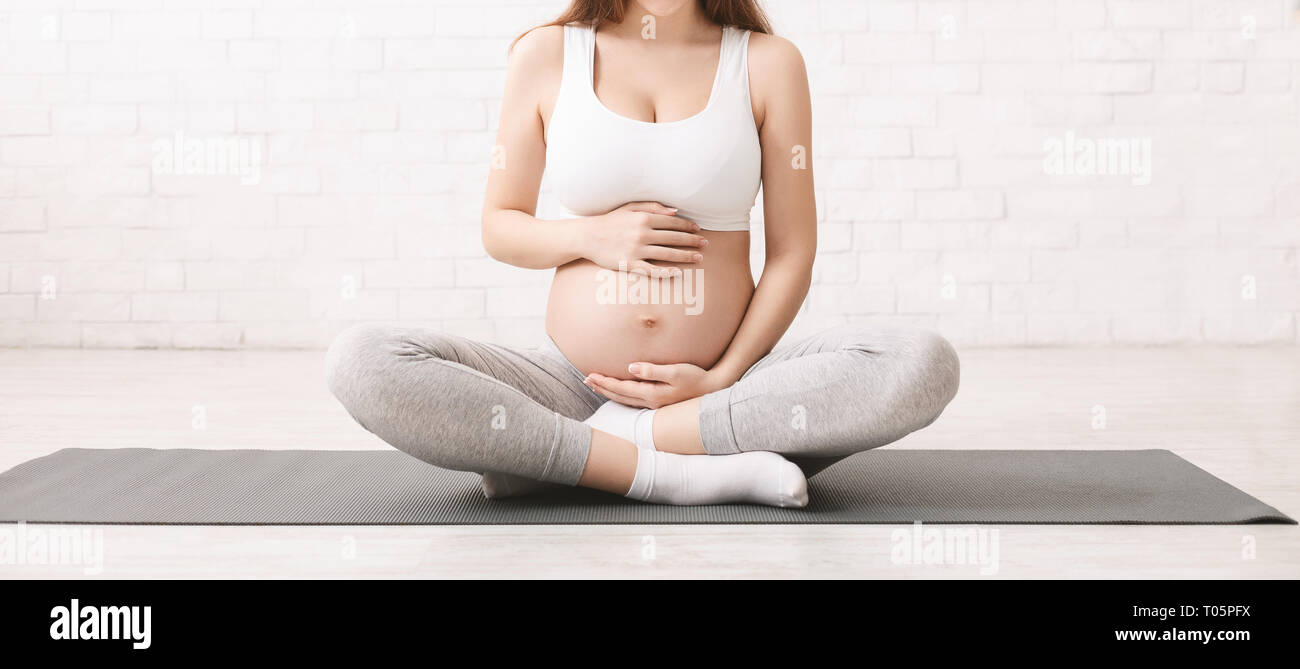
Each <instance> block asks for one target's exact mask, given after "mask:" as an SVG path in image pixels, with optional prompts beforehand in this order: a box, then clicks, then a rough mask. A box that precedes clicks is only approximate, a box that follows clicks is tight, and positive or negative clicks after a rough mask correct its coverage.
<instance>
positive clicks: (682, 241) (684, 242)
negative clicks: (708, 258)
mask: <svg viewBox="0 0 1300 669" xmlns="http://www.w3.org/2000/svg"><path fill="white" fill-rule="evenodd" d="M649 241H650V243H651V244H655V245H657V246H689V247H698V248H703V247H705V246H708V245H709V240H707V239H705V238H703V237H701V236H699V235H693V234H691V233H689V232H678V231H676V230H655V231H653V232H651V233H650V234H649Z"/></svg>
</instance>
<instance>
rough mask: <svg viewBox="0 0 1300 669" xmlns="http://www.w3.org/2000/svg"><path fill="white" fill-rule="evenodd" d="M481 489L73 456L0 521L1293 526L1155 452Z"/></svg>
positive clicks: (397, 472)
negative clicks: (642, 492)
mask: <svg viewBox="0 0 1300 669" xmlns="http://www.w3.org/2000/svg"><path fill="white" fill-rule="evenodd" d="M478 480H479V477H478V476H477V475H475V474H468V473H464V472H453V471H447V470H444V469H439V468H437V467H433V466H430V465H427V464H425V463H423V462H421V461H419V460H416V459H415V458H412V457H410V456H407V455H405V454H403V453H400V452H397V451H258V450H189V449H175V450H154V449H140V448H128V449H72V448H70V449H64V450H61V451H58V452H57V453H53V454H51V455H47V456H45V457H42V458H37V459H35V460H32V461H30V462H26V463H23V464H21V465H18V466H17V467H14V468H13V469H10V470H9V471H7V472H5V473H3V474H0V522H16V521H27V522H33V523H37V522H40V523H124V524H164V525H170V524H180V525H191V524H192V525H571V524H678V523H687V524H691V523H702V524H713V523H737V524H745V523H763V524H787V523H788V524H819V523H822V524H824V523H887V524H894V523H911V522H914V521H922V522H926V523H999V524H1001V523H1028V524H1112V523H1115V524H1133V523H1136V524H1237V523H1291V524H1294V523H1295V521H1293V520H1291V519H1290V518H1288V517H1287V516H1285V515H1283V514H1282V513H1281V512H1279V511H1278V510H1277V509H1274V508H1273V507H1271V506H1268V505H1267V504H1264V503H1263V502H1260V501H1259V500H1257V499H1255V498H1254V497H1251V496H1250V495H1247V494H1246V493H1244V492H1242V491H1240V490H1238V489H1236V488H1234V487H1233V486H1231V485H1229V484H1227V483H1225V482H1223V481H1222V480H1220V479H1218V478H1215V477H1214V476H1213V475H1211V474H1209V473H1207V472H1206V471H1204V470H1202V469H1200V468H1198V467H1196V466H1195V465H1192V464H1191V463H1189V462H1187V461H1186V460H1184V459H1182V458H1180V457H1178V456H1177V455H1174V454H1173V453H1170V452H1169V451H1164V450H1145V451H914V450H892V449H882V450H875V451H868V452H866V453H860V454H858V455H855V456H853V457H852V458H849V459H847V460H844V461H842V462H840V463H838V464H836V465H834V466H832V467H830V468H829V469H827V470H826V471H824V472H822V473H820V474H818V475H816V476H814V477H813V478H812V479H811V480H810V481H809V488H810V490H809V492H810V495H811V498H812V503H811V504H809V506H808V507H807V508H805V509H775V508H769V507H763V506H748V505H726V506H696V507H672V506H656V505H651V504H639V503H634V502H630V501H628V500H625V499H623V498H621V497H617V496H614V495H607V494H603V493H598V492H594V491H590V490H582V489H576V488H575V489H564V490H561V491H559V492H556V493H548V494H545V495H535V496H531V497H526V498H514V499H509V500H495V501H494V500H488V499H484V497H483V494H482V493H481V492H480V490H479V485H478Z"/></svg>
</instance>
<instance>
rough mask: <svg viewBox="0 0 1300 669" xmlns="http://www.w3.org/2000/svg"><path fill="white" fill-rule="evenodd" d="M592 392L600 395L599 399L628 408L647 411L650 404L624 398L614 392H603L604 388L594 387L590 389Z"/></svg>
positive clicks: (631, 398)
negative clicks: (612, 401) (602, 398)
mask: <svg viewBox="0 0 1300 669" xmlns="http://www.w3.org/2000/svg"><path fill="white" fill-rule="evenodd" d="M592 390H594V391H596V394H597V395H600V396H601V397H604V398H605V399H608V400H614V401H615V402H618V403H619V404H625V405H627V406H630V407H640V408H642V409H649V408H650V403H649V402H647V401H645V400H640V399H637V398H635V397H628V396H626V395H620V394H618V393H616V392H613V391H610V390H605V389H604V388H601V387H600V386H594V387H592Z"/></svg>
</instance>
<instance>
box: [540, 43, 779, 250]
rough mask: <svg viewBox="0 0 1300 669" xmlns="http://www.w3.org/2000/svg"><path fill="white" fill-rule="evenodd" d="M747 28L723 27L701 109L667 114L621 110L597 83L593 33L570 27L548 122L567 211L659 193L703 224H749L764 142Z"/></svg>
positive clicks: (554, 179)
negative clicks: (633, 114)
mask: <svg viewBox="0 0 1300 669" xmlns="http://www.w3.org/2000/svg"><path fill="white" fill-rule="evenodd" d="M748 44H749V31H748V30H740V29H737V28H734V27H731V26H725V27H724V28H723V29H722V50H721V54H720V56H719V59H718V69H717V75H716V76H715V78H714V80H713V90H712V92H711V93H710V94H709V102H708V104H706V105H705V107H704V109H703V110H702V111H700V112H699V113H697V114H695V115H694V116H690V117H687V118H684V119H681V120H679V121H670V122H667V123H651V122H648V121H638V120H636V119H631V118H627V117H626V116H622V115H619V114H616V113H614V112H613V111H611V110H610V109H609V108H608V107H606V106H605V105H604V103H602V102H601V101H600V99H599V98H597V97H596V90H595V86H594V84H593V76H592V71H593V64H594V61H595V58H594V56H595V50H596V33H595V31H594V30H593V29H592V28H591V27H590V26H565V27H564V73H563V77H562V80H561V83H560V92H559V96H558V97H557V99H556V102H555V109H554V110H553V111H552V112H551V122H550V125H549V126H548V127H547V130H546V172H547V178H548V180H549V182H550V184H551V188H552V191H553V193H554V195H555V198H556V200H558V201H559V204H560V205H561V206H562V207H563V211H562V212H561V215H562V216H565V217H570V218H573V217H578V216H596V215H599V214H604V213H606V212H608V211H611V210H613V209H617V208H618V207H620V206H622V205H624V204H627V203H628V202H641V201H653V202H659V203H662V204H664V205H665V206H669V207H676V208H677V215H678V216H681V217H683V218H686V219H689V220H692V221H695V222H696V223H698V224H699V226H700V227H701V228H704V229H705V230H748V229H749V211H750V209H752V208H753V207H754V198H755V197H756V196H757V195H758V185H759V177H760V173H761V170H760V161H761V150H760V147H759V142H758V129H757V128H756V127H755V126H754V113H753V110H752V107H751V103H750V98H749V65H748V58H747V51H748Z"/></svg>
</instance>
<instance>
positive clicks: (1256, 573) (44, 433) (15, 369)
mask: <svg viewBox="0 0 1300 669" xmlns="http://www.w3.org/2000/svg"><path fill="white" fill-rule="evenodd" d="M320 355H321V354H320V353H316V352H288V353H285V352H172V351H136V352H132V351H77V350H70V351H54V350H36V351H22V350H0V469H8V468H9V467H12V466H13V465H16V464H18V463H20V462H23V461H25V460H28V459H30V458H33V457H37V456H40V455H44V454H47V453H50V452H52V451H55V450H58V449H60V448H64V447H88V448H112V447H131V446H143V447H156V448H179V447H195V448H313V449H358V448H385V446H384V445H383V444H382V442H380V441H378V440H377V439H376V438H375V437H372V436H371V435H369V434H368V433H366V432H365V431H364V430H362V429H361V428H360V427H358V426H357V425H355V424H353V423H352V421H351V420H350V419H349V418H348V416H347V415H346V413H344V411H343V410H342V409H341V408H340V407H339V406H337V405H336V404H335V403H334V402H333V400H332V399H331V398H330V397H329V395H328V394H327V393H326V392H325V390H324V388H323V385H322V381H321V376H320V365H319V361H320ZM196 406H199V407H202V409H203V412H204V414H205V416H206V429H204V430H196V429H194V428H193V427H192V425H191V422H192V417H193V411H194V407H196ZM1097 406H1100V407H1104V408H1105V429H1094V428H1093V420H1094V415H1095V414H1094V407H1097ZM891 448H953V449H965V448H1025V449H1050V448H1090V449H1108V448H1116V449H1127V448H1169V449H1171V450H1173V451H1175V452H1177V453H1178V454H1180V455H1182V456H1183V457H1185V458H1187V459H1188V460H1190V461H1192V462H1193V463H1195V464H1197V465H1199V466H1201V467H1203V468H1205V469H1207V470H1209V471H1210V472H1212V473H1214V474H1215V475H1217V476H1219V477H1221V478H1223V479H1226V480H1227V481H1228V482H1230V483H1232V484H1234V485H1236V486H1238V487H1240V488H1242V489H1244V490H1246V491H1247V492H1249V493H1251V494H1253V495H1255V496H1256V497H1259V498H1260V499H1262V500H1263V501H1265V502H1267V503H1269V504H1272V505H1273V506H1276V507H1277V508H1279V509H1281V510H1282V511H1283V512H1285V513H1287V514H1288V515H1291V516H1292V517H1300V476H1298V475H1300V349H1296V348H1281V349H1276V348H1275V349H1121V350H1115V349H1105V350H1097V349H1093V350H1085V349H1063V350H1054V349H1035V350H975V351H965V352H963V379H962V389H961V392H960V393H959V395H958V397H957V399H956V400H955V401H954V402H953V404H952V405H951V406H950V407H949V409H948V411H947V412H946V413H945V415H944V416H943V417H942V418H941V419H940V420H939V422H938V423H936V424H935V425H934V426H932V427H930V428H928V429H926V430H924V431H922V432H921V433H918V434H915V435H912V436H910V437H908V438H907V439H905V440H904V441H902V442H900V443H899V444H896V445H894V446H891ZM9 527H11V528H12V527H13V526H9ZM102 529H103V537H104V546H105V558H104V572H103V574H102V576H100V577H101V578H105V577H106V578H153V577H191V578H200V577H202V578H208V577H216V578H224V577H254V578H260V577H593V578H610V577H633V578H636V577H649V578H661V577H711V578H717V577H725V578H735V577H794V578H823V577H872V578H907V579H915V578H954V577H956V578H962V577H973V578H987V577H997V578H1006V577H1015V578H1043V577H1065V578H1296V577H1300V529H1297V527H1295V526H1230V527H1122V526H1116V527H1086V526H1067V527H1051V526H1042V527H1035V526H1002V527H989V528H984V529H989V530H993V529H996V530H997V531H998V543H997V546H998V549H999V550H998V560H997V564H996V566H997V571H996V574H994V575H991V576H990V575H981V571H989V569H988V568H983V569H982V568H981V567H980V566H976V565H968V564H946V565H943V564H939V565H932V564H912V563H909V564H897V563H896V561H895V560H893V559H891V550H892V549H893V547H894V546H895V542H894V541H893V540H892V539H891V533H892V532H894V531H895V530H898V529H899V527H896V526H863V527H853V526H821V527H816V526H813V527H807V526H800V527H795V526H737V527H716V526H645V527H632V526H611V527H591V526H583V527H566V526H554V527H298V528H279V527H255V528H252V527H243V528H241V527H124V526H108V527H104V528H102ZM1243 542H1247V543H1249V544H1251V545H1253V546H1254V552H1255V555H1254V557H1253V558H1247V557H1244V556H1243V549H1242V547H1243ZM82 573H83V570H82V569H81V568H80V567H74V566H40V567H37V566H30V565H23V566H18V565H12V564H11V565H3V564H0V578H43V577H59V578H73V577H78V576H81V575H82Z"/></svg>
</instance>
